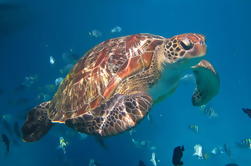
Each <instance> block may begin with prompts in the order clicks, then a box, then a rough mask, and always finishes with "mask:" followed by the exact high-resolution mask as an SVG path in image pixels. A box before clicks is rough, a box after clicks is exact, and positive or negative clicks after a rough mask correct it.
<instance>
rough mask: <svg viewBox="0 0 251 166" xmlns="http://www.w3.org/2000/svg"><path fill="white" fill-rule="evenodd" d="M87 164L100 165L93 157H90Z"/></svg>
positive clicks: (89, 165)
mask: <svg viewBox="0 0 251 166" xmlns="http://www.w3.org/2000/svg"><path fill="white" fill-rule="evenodd" d="M88 166H101V165H100V164H99V163H98V162H96V161H95V160H94V159H90V161H89V164H88Z"/></svg>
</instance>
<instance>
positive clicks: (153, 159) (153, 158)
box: [150, 152, 160, 166]
mask: <svg viewBox="0 0 251 166" xmlns="http://www.w3.org/2000/svg"><path fill="white" fill-rule="evenodd" d="M150 161H151V162H152V164H153V166H157V163H159V162H160V160H157V159H156V154H155V152H152V157H151V159H150Z"/></svg>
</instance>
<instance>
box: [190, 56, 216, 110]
mask: <svg viewBox="0 0 251 166" xmlns="http://www.w3.org/2000/svg"><path fill="white" fill-rule="evenodd" d="M192 69H193V73H194V76H195V79H196V89H195V91H194V93H193V96H192V103H193V105H194V106H201V105H204V104H207V103H208V102H209V101H210V100H211V99H212V98H213V97H214V96H216V95H217V94H218V92H219V89H220V79H219V75H218V74H217V72H216V71H215V69H214V67H213V66H212V65H211V64H210V63H209V62H208V61H206V60H202V61H200V63H199V64H197V65H196V66H193V67H192Z"/></svg>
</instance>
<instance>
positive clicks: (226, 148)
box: [223, 144, 232, 158]
mask: <svg viewBox="0 0 251 166" xmlns="http://www.w3.org/2000/svg"><path fill="white" fill-rule="evenodd" d="M223 150H224V152H225V153H226V155H227V156H228V157H229V158H231V157H232V152H231V150H230V148H229V146H228V145H227V144H224V145H223Z"/></svg>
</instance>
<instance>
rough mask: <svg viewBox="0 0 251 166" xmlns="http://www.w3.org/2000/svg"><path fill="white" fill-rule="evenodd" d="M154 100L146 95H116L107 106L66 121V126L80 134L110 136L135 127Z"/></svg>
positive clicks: (103, 105)
mask: <svg viewBox="0 0 251 166" xmlns="http://www.w3.org/2000/svg"><path fill="white" fill-rule="evenodd" d="M151 105H152V99H151V97H150V96H148V95H147V94H145V93H143V92H142V93H141V92H140V93H137V94H131V95H122V94H116V95H114V97H112V98H111V99H110V100H108V101H107V102H106V103H105V104H102V105H101V106H100V107H98V108H96V109H95V110H93V111H90V112H88V113H85V114H83V115H81V116H79V117H76V118H73V119H68V120H66V123H65V124H66V125H67V126H69V127H71V128H74V129H76V130H78V131H80V132H85V133H89V134H94V135H100V136H110V135H115V134H117V133H120V132H123V131H125V130H127V129H130V128H132V127H134V126H135V125H136V124H137V122H138V121H139V120H141V119H142V118H143V117H144V116H145V115H146V114H147V112H148V110H149V109H150V107H151Z"/></svg>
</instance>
